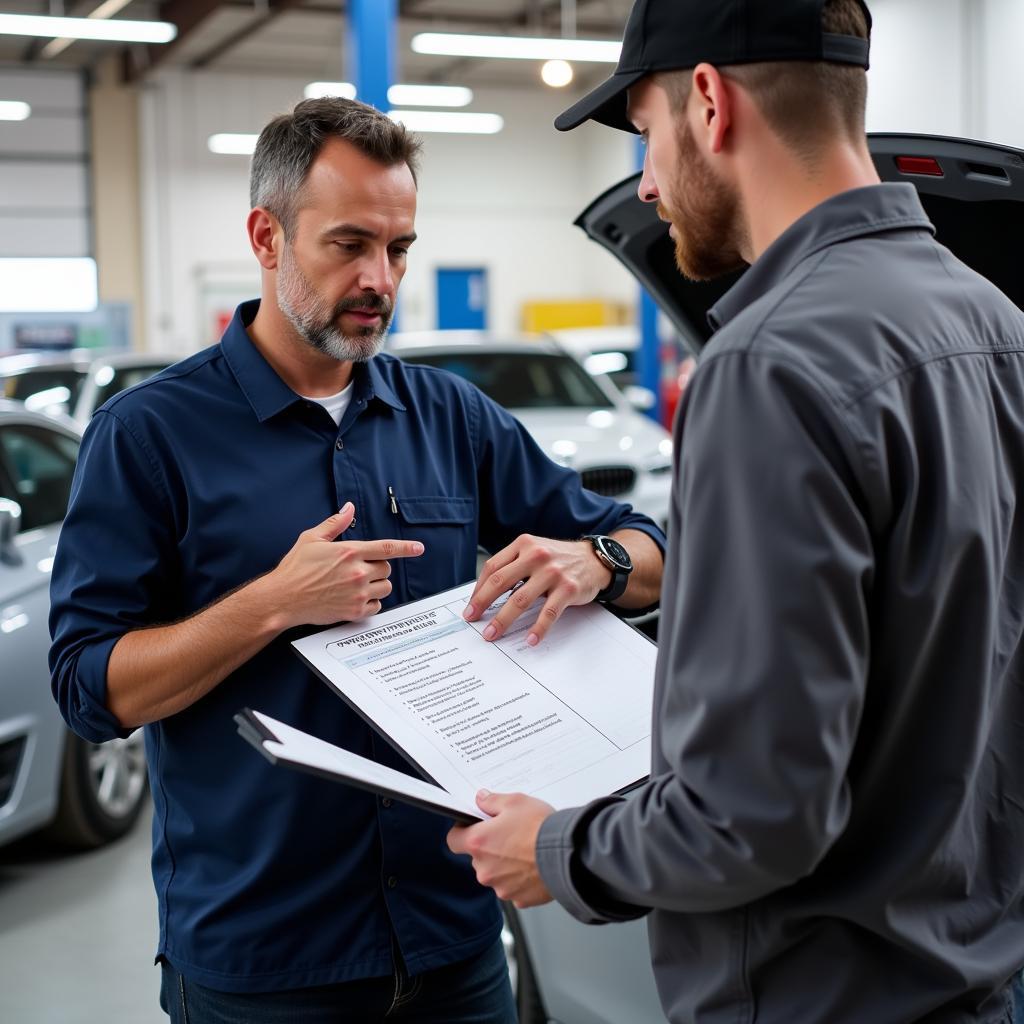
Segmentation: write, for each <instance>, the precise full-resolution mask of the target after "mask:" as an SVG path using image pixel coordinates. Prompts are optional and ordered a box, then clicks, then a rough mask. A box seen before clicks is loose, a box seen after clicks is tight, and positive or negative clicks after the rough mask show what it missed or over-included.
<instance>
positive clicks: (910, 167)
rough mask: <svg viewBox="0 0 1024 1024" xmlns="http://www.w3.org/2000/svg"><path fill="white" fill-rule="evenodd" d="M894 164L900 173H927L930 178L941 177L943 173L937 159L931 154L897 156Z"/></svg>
mask: <svg viewBox="0 0 1024 1024" xmlns="http://www.w3.org/2000/svg"><path fill="white" fill-rule="evenodd" d="M896 166H897V167H898V168H899V170H900V172H901V173H902V174H927V175H929V176H930V177H932V178H942V177H944V173H943V170H942V168H941V167H940V166H939V161H938V160H936V159H935V158H934V157H931V156H898V157H896Z"/></svg>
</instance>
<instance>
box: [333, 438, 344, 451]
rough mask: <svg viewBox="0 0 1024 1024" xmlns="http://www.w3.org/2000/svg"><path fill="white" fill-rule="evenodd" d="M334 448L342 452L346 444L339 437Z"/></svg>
mask: <svg viewBox="0 0 1024 1024" xmlns="http://www.w3.org/2000/svg"><path fill="white" fill-rule="evenodd" d="M334 447H335V448H337V449H338V451H339V452H340V451H341V449H342V448H344V447H345V442H344V441H342V439H341V438H340V437H339V438H338V440H337V441H335V442H334Z"/></svg>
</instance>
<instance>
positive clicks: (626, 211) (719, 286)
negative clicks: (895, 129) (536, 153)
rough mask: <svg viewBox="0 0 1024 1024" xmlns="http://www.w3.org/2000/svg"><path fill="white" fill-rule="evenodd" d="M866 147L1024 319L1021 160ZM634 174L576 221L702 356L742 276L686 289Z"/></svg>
mask: <svg viewBox="0 0 1024 1024" xmlns="http://www.w3.org/2000/svg"><path fill="white" fill-rule="evenodd" d="M868 144H869V147H870V149H871V155H872V157H873V158H874V161H875V166H876V167H877V168H878V173H879V176H880V177H881V179H882V180H883V181H908V182H910V183H911V184H913V185H914V186H916V188H917V191H918V193H919V195H920V196H921V202H922V203H923V205H924V208H925V212H926V213H927V214H928V216H929V218H930V219H931V221H932V223H933V224H934V225H935V228H936V234H937V237H938V240H939V241H940V242H942V243H943V244H944V245H946V246H948V247H949V248H950V249H951V250H952V251H953V252H954V253H955V254H956V255H957V256H958V257H959V258H960V259H962V260H963V261H964V263H966V264H967V265H968V266H970V267H972V268H973V269H975V270H977V271H978V272H979V273H980V274H983V275H984V276H985V277H987V278H988V279H989V280H990V281H992V282H993V283H994V284H995V285H996V286H997V287H999V288H1000V289H1002V291H1004V292H1005V293H1006V294H1007V295H1008V296H1009V297H1010V298H1011V299H1012V300H1013V301H1014V302H1015V303H1016V304H1017V305H1018V306H1020V307H1021V308H1022V309H1024V267H1022V264H1021V262H1020V254H1018V255H1017V256H1016V257H1014V256H1013V252H1015V251H1016V247H1017V245H1019V244H1020V239H1021V238H1022V237H1024V152H1022V151H1021V150H1017V149H1011V148H1009V147H1007V146H997V145H992V144H989V143H982V142H968V141H965V140H963V139H950V138H943V137H941V136H933V135H895V134H876V135H869V136H868ZM639 182H640V174H639V173H637V174H634V175H631V176H630V177H628V178H626V179H625V180H624V181H621V182H619V184H618V185H615V186H613V187H612V188H610V189H609V190H608V191H607V192H605V193H604V194H603V195H601V196H599V197H598V198H597V199H595V200H594V202H593V203H591V204H590V206H588V207H587V208H586V209H585V210H584V211H583V213H581V214H580V215H579V217H578V218H577V219H576V224H578V225H579V226H580V227H581V228H583V230H584V231H586V233H587V234H588V235H589V236H590V237H591V238H592V239H594V241H596V242H598V243H599V244H600V245H603V246H604V247H605V248H606V249H608V250H609V251H610V252H611V253H613V254H614V255H615V256H616V257H618V259H619V260H620V261H621V262H622V263H623V265H624V266H625V267H626V268H627V269H628V270H630V271H631V272H632V273H633V275H634V276H635V277H636V278H637V280H639V281H640V283H641V284H643V285H644V287H645V288H647V290H648V291H649V292H650V294H651V295H652V296H653V297H654V300H655V301H656V302H657V303H658V305H659V306H660V307H661V309H662V310H663V311H664V313H665V314H666V316H668V317H669V319H670V320H671V321H672V322H673V324H674V325H675V327H676V329H677V330H678V331H679V333H680V336H681V337H682V339H683V341H684V343H685V344H687V345H688V346H689V347H690V348H692V349H693V350H694V351H699V350H700V349H701V348H702V347H703V346H704V344H705V343H706V342H707V340H708V338H709V337H710V336H711V328H710V327H709V325H708V322H707V311H708V310H709V309H710V308H711V307H712V306H713V305H714V304H715V302H717V301H718V299H719V298H720V297H721V296H722V295H723V294H725V292H727V291H728V290H729V288H731V287H732V285H733V284H734V283H735V282H736V281H737V280H739V278H740V277H741V276H742V273H743V272H742V271H740V272H738V273H736V274H732V275H729V276H728V277H724V278H721V279H719V280H717V281H710V282H695V281H688V280H686V279H685V278H684V277H683V276H682V275H681V274H680V273H679V271H678V269H677V268H676V263H675V246H674V245H673V243H672V239H671V238H670V237H669V234H668V225H667V224H665V223H664V222H663V221H661V220H660V219H659V218H658V215H657V213H656V211H655V204H653V203H643V202H641V201H640V199H639V197H638V196H637V186H638V185H639Z"/></svg>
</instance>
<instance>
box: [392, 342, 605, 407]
mask: <svg viewBox="0 0 1024 1024" xmlns="http://www.w3.org/2000/svg"><path fill="white" fill-rule="evenodd" d="M402 358H403V359H404V360H405V361H406V362H409V363H426V364H427V365H428V366H439V367H441V369H443V370H448V371H450V372H451V373H454V374H457V375H458V376H460V377H465V379H466V380H468V381H471V382H472V383H473V384H475V385H476V386H477V387H478V388H479V389H480V390H481V391H482V392H483V393H484V394H485V395H487V396H488V397H489V398H493V399H494V401H496V402H497V403H498V404H499V405H502V406H504V407H505V408H506V409H566V408H569V409H611V408H613V407H614V403H613V402H612V401H611V400H610V399H609V398H608V396H607V395H606V394H605V393H604V392H603V391H602V390H601V388H600V387H598V386H597V385H596V384H595V383H594V381H593V380H592V379H591V378H590V376H589V375H588V374H587V372H586V371H585V370H584V369H583V367H582V366H580V364H579V363H577V362H576V360H575V359H573V358H572V357H571V356H563V355H552V354H549V353H546V352H423V353H420V352H416V351H415V350H410V351H408V352H403V353H402Z"/></svg>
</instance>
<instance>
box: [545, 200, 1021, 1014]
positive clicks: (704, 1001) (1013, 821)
mask: <svg viewBox="0 0 1024 1024" xmlns="http://www.w3.org/2000/svg"><path fill="white" fill-rule="evenodd" d="M933 234H934V230H933V228H932V226H931V225H930V224H929V222H928V220H927V218H926V217H925V214H924V211H923V210H922V208H921V205H920V202H919V200H918V198H917V195H916V192H915V191H914V189H913V187H912V186H910V185H903V184H896V185H880V186H874V187H870V188H863V189H857V190H854V191H851V192H847V193H845V194H842V195H839V196H836V197H834V198H833V199H830V200H829V201H827V202H825V203H823V204H822V205H821V206H819V207H818V208H817V209H815V210H813V211H811V212H810V213H809V214H807V215H806V216H805V217H803V218H802V219H801V220H800V221H798V222H797V223H796V224H794V225H793V226H792V227H791V228H790V229H789V230H788V231H787V232H786V233H785V234H784V235H783V236H782V237H781V238H779V239H778V240H777V241H776V242H775V243H774V245H772V246H771V248H770V249H769V250H768V251H767V252H766V253H765V254H764V255H763V256H762V257H761V258H760V259H759V260H758V261H757V262H756V264H755V265H754V266H753V267H752V268H751V270H750V271H749V272H748V273H747V274H746V275H745V276H744V278H743V279H741V281H740V282H739V284H737V285H736V286H735V287H734V288H733V289H732V290H731V291H730V292H729V293H728V294H727V295H726V296H725V297H724V298H723V299H722V300H721V301H720V302H719V304H718V306H717V307H716V308H715V310H713V311H712V314H711V315H712V322H713V323H714V324H715V326H717V327H719V328H720V329H719V330H718V333H717V334H716V335H715V336H714V338H713V339H712V341H711V343H710V344H709V345H708V347H707V349H706V351H705V355H704V357H703V359H702V361H701V364H700V367H699V369H698V370H697V372H696V373H695V375H694V378H693V380H692V382H691V384H690V388H689V391H688V393H687V395H686V397H685V399H684V402H683V405H682V408H681V413H680V416H679V418H678V421H677V425H676V445H677V451H678V452H679V460H678V466H677V469H676V478H675V488H674V495H673V506H672V513H671V523H670V532H669V556H668V562H667V565H666V573H665V579H664V584H663V591H662V593H663V601H662V622H661V646H660V650H659V657H658V669H657V678H656V684H655V697H654V751H653V766H652V772H651V778H650V781H649V782H648V783H646V784H645V785H644V786H643V787H641V788H640V789H639V790H636V791H634V792H633V793H632V794H630V795H629V796H628V797H626V798H621V797H620V798H615V797H612V798H609V799H606V800H602V801H598V802H597V803H595V804H593V805H591V806H589V807H586V808H583V809H578V810H574V811H563V812H559V813H556V814H555V815H553V816H552V817H551V818H550V819H549V820H548V821H547V823H546V824H545V825H544V827H543V829H542V830H541V833H540V836H539V838H538V843H537V852H538V860H539V864H540V868H541V872H542V875H543V877H544V880H545V881H546V883H547V884H548V886H549V887H550V889H551V891H552V893H553V894H554V895H555V896H556V898H557V899H558V900H559V901H560V902H562V903H563V904H564V905H565V906H566V907H567V908H568V909H569V910H570V911H571V912H572V913H573V914H574V915H575V916H577V917H578V918H580V919H581V920H583V921H589V922H599V921H615V920H623V919H627V918H630V917H637V916H639V915H641V914H644V913H646V912H648V910H650V919H649V926H650V939H651V951H652V958H653V962H654V972H655V977H656V979H657V983H658V988H659V991H660V994H661V999H662V1004H663V1006H664V1007H665V1011H666V1013H667V1015H668V1016H669V1018H670V1019H671V1020H672V1021H674V1022H683V1021H687V1022H690V1021H695V1022H697V1024H745V1022H754V1021H756V1022H757V1024H909V1022H911V1021H915V1022H916V1021H928V1022H929V1024H954V1022H956V1024H960V1022H968V1021H970V1022H978V1021H985V1022H990V1021H991V1022H994V1021H1000V1020H1004V1019H1009V1018H1008V1017H1007V1016H1006V1010H1007V1004H1006V996H1005V995H1004V994H1003V990H1004V989H1005V986H1006V984H1007V982H1008V979H1010V977H1011V975H1012V973H1013V972H1014V971H1017V970H1020V968H1021V966H1022V965H1024V643H1022V636H1024V626H1022V620H1024V500H1022V499H1024V314H1022V312H1021V311H1020V310H1019V309H1017V308H1016V307H1015V306H1014V305H1013V304H1012V303H1011V302H1010V301H1009V300H1008V299H1007V298H1006V297H1005V296H1004V295H1003V294H1002V293H1001V292H999V291H998V290H997V289H996V288H994V287H993V286H992V285H991V284H989V283H988V282H987V281H986V280H984V279H983V278H982V277H980V276H979V275H977V274H975V273H974V272H973V271H971V270H969V269H968V268H967V267H965V266H964V265H963V264H962V263H960V262H959V261H958V260H957V259H955V258H954V257H953V255H952V254H951V253H950V252H949V251H948V250H947V249H945V248H944V247H943V246H941V245H939V244H938V243H937V242H936V241H935V239H934V238H933Z"/></svg>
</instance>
